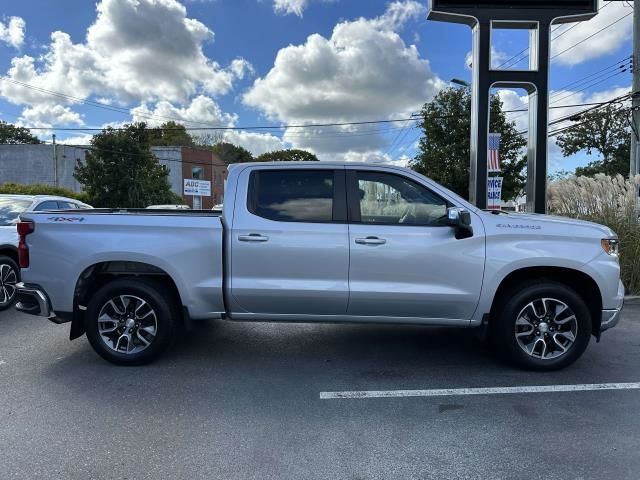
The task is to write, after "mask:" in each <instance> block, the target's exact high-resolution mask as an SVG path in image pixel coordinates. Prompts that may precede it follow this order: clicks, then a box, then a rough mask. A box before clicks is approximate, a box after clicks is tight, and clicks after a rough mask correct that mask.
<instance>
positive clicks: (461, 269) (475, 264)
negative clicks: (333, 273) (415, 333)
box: [347, 168, 485, 320]
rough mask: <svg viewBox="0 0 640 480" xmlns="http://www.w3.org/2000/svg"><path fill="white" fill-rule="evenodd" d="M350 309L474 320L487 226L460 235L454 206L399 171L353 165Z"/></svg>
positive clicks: (366, 313)
mask: <svg viewBox="0 0 640 480" xmlns="http://www.w3.org/2000/svg"><path fill="white" fill-rule="evenodd" d="M347 185H348V196H349V215H350V226H349V230H350V243H349V244H350V248H351V258H350V271H349V286H350V299H349V309H348V314H349V315H357V316H374V317H417V318H425V319H454V320H463V319H470V318H471V316H472V314H473V312H474V311H475V308H476V306H477V304H478V300H479V298H480V290H481V287H482V279H483V274H484V255H485V248H484V242H485V240H484V229H483V227H482V222H481V221H480V219H478V218H477V217H476V216H475V215H473V214H472V217H473V227H474V236H473V237H471V238H467V239H462V240H457V239H456V238H455V232H454V229H453V228H451V227H448V226H446V223H445V219H446V213H447V208H448V207H450V206H453V205H452V204H451V203H450V202H449V201H447V200H446V199H445V198H443V197H442V196H441V195H439V194H438V193H437V192H435V191H433V190H432V189H430V188H428V187H426V186H425V185H423V184H421V183H419V182H417V181H416V180H414V179H411V178H409V177H407V176H404V175H402V174H400V173H396V171H376V170H364V169H363V170H357V169H355V168H354V169H351V168H349V169H347Z"/></svg>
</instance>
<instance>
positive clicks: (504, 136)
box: [411, 88, 527, 200]
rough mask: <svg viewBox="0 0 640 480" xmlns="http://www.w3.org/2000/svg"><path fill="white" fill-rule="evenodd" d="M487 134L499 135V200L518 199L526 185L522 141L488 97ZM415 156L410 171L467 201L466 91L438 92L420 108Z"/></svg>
mask: <svg viewBox="0 0 640 480" xmlns="http://www.w3.org/2000/svg"><path fill="white" fill-rule="evenodd" d="M490 108H491V116H490V131H491V132H495V133H500V135H501V138H500V161H501V168H502V173H501V176H502V177H503V178H504V180H503V185H502V198H503V199H505V200H511V199H513V198H515V197H516V196H518V195H519V194H520V193H521V192H522V190H523V188H524V186H525V182H526V177H525V175H524V173H523V171H524V169H525V167H526V165H527V161H526V158H525V157H523V156H522V148H523V147H524V146H525V145H526V144H527V141H526V139H525V138H524V137H523V136H522V135H519V134H518V131H517V130H516V127H515V123H514V122H509V121H508V120H507V118H506V115H505V113H504V112H503V111H502V101H501V100H500V98H499V97H498V96H497V95H494V96H492V97H491V107H490ZM421 113H422V122H421V125H420V126H421V128H422V130H423V136H422V138H421V139H420V146H419V149H418V154H417V155H416V157H415V159H414V160H413V162H412V163H411V168H413V169H414V170H416V171H418V172H420V173H422V174H424V175H427V176H429V177H431V178H432V179H434V180H436V181H437V182H440V183H442V184H443V185H445V186H446V187H448V188H450V189H451V190H453V191H454V192H456V193H457V194H459V195H460V196H462V197H464V198H469V158H470V138H471V93H470V91H469V89H467V88H449V89H446V90H442V91H441V92H439V93H438V94H437V95H436V97H435V98H434V99H433V101H431V102H429V103H426V104H425V105H424V107H423V108H422V112H421Z"/></svg>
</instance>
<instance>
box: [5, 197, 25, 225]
mask: <svg viewBox="0 0 640 480" xmlns="http://www.w3.org/2000/svg"><path fill="white" fill-rule="evenodd" d="M29 205H31V200H27V199H22V198H0V227H6V226H8V225H13V224H15V223H16V221H17V220H18V215H20V214H21V213H22V212H24V211H25V210H26V209H27V208H29Z"/></svg>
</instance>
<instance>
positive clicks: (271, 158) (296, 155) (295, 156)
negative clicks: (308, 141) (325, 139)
mask: <svg viewBox="0 0 640 480" xmlns="http://www.w3.org/2000/svg"><path fill="white" fill-rule="evenodd" d="M317 161H318V157H316V156H315V155H314V154H313V153H311V152H307V151H306V150H296V149H292V150H277V151H275V152H268V153H263V154H262V155H260V156H258V157H256V162H317Z"/></svg>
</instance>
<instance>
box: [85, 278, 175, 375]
mask: <svg viewBox="0 0 640 480" xmlns="http://www.w3.org/2000/svg"><path fill="white" fill-rule="evenodd" d="M171 298H172V296H171V295H170V294H169V293H168V292H167V291H166V289H165V288H164V287H163V286H162V285H161V284H159V283H156V282H153V281H150V280H146V279H139V278H137V279H131V278H122V279H118V280H114V281H112V282H110V283H108V284H106V285H105V286H103V287H102V288H101V289H99V290H98V291H97V292H96V294H95V295H94V296H93V298H92V299H91V301H90V302H89V305H88V306H87V311H86V314H85V319H84V321H85V330H86V332H87V338H88V339H89V343H90V344H91V346H92V347H93V349H94V350H95V351H96V353H98V354H99V355H100V356H101V357H102V358H104V359H105V360H108V361H109V362H111V363H115V364H117V365H142V364H145V363H149V362H151V361H152V360H154V359H155V358H157V357H158V356H159V355H160V354H161V353H162V352H164V351H165V350H166V349H167V347H168V346H169V344H170V343H171V340H172V338H173V335H174V319H173V317H174V313H173V309H172V308H171V307H172V305H171V304H170V303H168V302H169V299H171Z"/></svg>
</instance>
